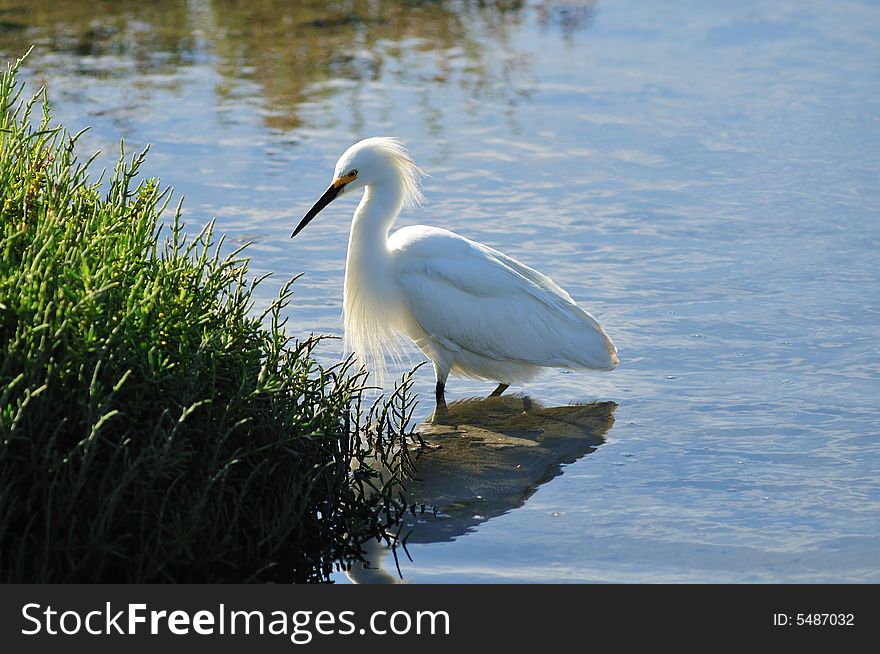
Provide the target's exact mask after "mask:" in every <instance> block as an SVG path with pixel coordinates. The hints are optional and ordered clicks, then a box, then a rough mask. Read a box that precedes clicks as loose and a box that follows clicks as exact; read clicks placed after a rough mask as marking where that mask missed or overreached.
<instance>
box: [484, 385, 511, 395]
mask: <svg viewBox="0 0 880 654" xmlns="http://www.w3.org/2000/svg"><path fill="white" fill-rule="evenodd" d="M508 388H510V384H498V388H496V389H495V390H494V391H492V392H491V393H490V394H489V397H500V396H501V394H502V393H503V392H504V391H506V390H507V389H508Z"/></svg>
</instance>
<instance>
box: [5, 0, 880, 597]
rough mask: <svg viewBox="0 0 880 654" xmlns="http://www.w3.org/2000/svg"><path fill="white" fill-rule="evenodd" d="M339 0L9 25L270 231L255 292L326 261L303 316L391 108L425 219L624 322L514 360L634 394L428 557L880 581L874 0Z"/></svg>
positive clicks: (200, 189)
mask: <svg viewBox="0 0 880 654" xmlns="http://www.w3.org/2000/svg"><path fill="white" fill-rule="evenodd" d="M320 4H321V6H322V7H325V8H324V9H322V10H321V11H323V13H321V14H320V15H321V16H323V18H321V20H318V19H317V18H315V12H317V11H318V10H317V9H300V10H299V11H301V12H304V13H299V14H298V13H297V11H296V10H293V9H286V8H285V7H286V5H284V4H283V3H279V2H270V1H265V2H256V3H249V4H247V5H242V6H237V5H235V3H223V2H199V1H196V0H193V1H190V2H163V3H158V5H159V6H160V8H161V6H162V5H165V7H164V11H160V10H159V8H156V9H154V8H152V7H151V8H149V9H143V8H141V6H140V4H138V3H121V4H119V5H116V6H114V7H113V8H107V7H104V6H103V5H102V7H103V9H102V10H101V12H97V11H95V12H94V14H93V15H92V14H89V13H88V11H89V10H87V9H84V8H83V7H82V6H77V3H72V2H69V1H68V0H65V1H64V2H55V3H52V2H33V3H24V2H18V3H17V2H7V1H6V0H0V19H2V20H0V22H2V23H3V25H4V27H3V31H2V32H0V52H2V54H4V55H5V56H6V57H7V58H9V57H12V56H14V55H15V54H17V53H20V52H22V51H23V49H26V47H27V45H28V44H30V43H35V44H36V48H35V50H34V53H33V54H32V56H31V58H30V60H29V61H28V62H27V65H26V68H25V72H24V77H25V78H27V79H28V80H29V81H33V82H35V83H43V84H46V86H47V87H48V90H49V94H50V97H51V99H52V102H53V104H54V108H55V112H56V115H57V116H58V118H59V119H60V120H61V121H63V122H64V123H65V124H67V125H68V126H70V127H71V128H72V129H77V128H80V127H83V126H86V125H91V126H92V130H91V131H90V132H89V133H87V135H86V136H84V137H83V140H82V142H81V144H80V147H81V150H82V151H83V152H84V153H89V154H90V153H91V152H92V151H93V150H95V149H100V150H102V151H103V152H104V153H106V154H105V156H102V158H100V159H99V160H98V165H99V166H100V165H109V163H110V162H111V161H112V160H113V158H114V156H115V155H114V152H115V151H116V149H117V147H118V140H119V138H120V137H124V138H125V139H126V143H127V148H136V147H142V146H143V145H145V144H147V143H150V144H152V150H151V156H150V158H149V160H148V165H147V169H148V172H149V174H153V175H157V176H159V177H161V178H162V180H163V182H165V183H168V184H171V185H173V186H174V187H175V188H176V189H177V192H178V193H179V194H182V195H184V196H185V197H186V200H185V204H184V207H185V215H186V216H187V217H188V220H189V222H190V224H192V225H193V226H197V225H201V224H203V223H204V222H205V221H206V220H208V219H209V218H211V217H213V216H216V218H217V226H218V230H219V231H221V232H225V233H228V234H229V236H230V238H231V240H232V241H233V242H245V241H253V245H252V246H251V247H250V248H249V252H250V255H251V257H252V268H253V272H254V273H255V274H258V273H261V272H269V271H271V272H273V273H274V274H275V276H274V277H273V278H272V279H271V280H269V281H268V282H267V283H266V284H265V285H264V287H263V290H262V291H261V292H260V299H261V301H263V302H266V301H268V300H269V299H270V298H271V297H272V296H273V294H274V292H275V290H276V289H277V288H278V286H280V284H281V283H282V281H283V280H284V279H286V278H288V277H290V276H292V275H295V274H298V273H300V272H305V276H304V277H303V278H302V279H301V280H300V281H299V282H298V283H297V285H296V296H295V300H294V303H293V305H292V307H291V309H290V325H291V329H292V330H293V331H294V332H295V333H298V334H303V335H306V334H308V333H310V332H316V333H330V334H340V333H341V324H340V314H341V292H342V279H343V271H344V262H345V249H346V245H347V234H348V224H349V218H350V214H351V211H352V210H353V208H354V204H355V201H354V200H353V199H342V200H340V201H338V202H337V203H334V205H332V206H331V207H330V208H329V209H327V210H325V211H324V212H323V213H322V214H321V215H320V216H319V218H318V219H316V220H315V222H314V223H313V224H312V225H310V226H309V228H308V229H307V230H305V231H304V232H303V233H302V235H300V236H299V237H297V239H296V240H295V241H291V240H290V239H289V238H288V237H289V234H290V231H291V229H292V227H293V226H294V225H295V224H296V222H297V221H298V219H299V218H300V217H301V216H302V214H303V213H304V212H305V211H306V210H307V209H308V208H309V207H310V206H311V204H312V202H313V201H314V200H315V199H316V198H317V197H318V196H319V195H320V193H321V192H322V191H323V189H324V188H326V186H327V183H328V181H329V179H330V176H331V174H332V168H333V164H334V162H335V160H336V157H337V156H338V155H339V154H340V153H341V152H342V151H343V150H344V149H345V148H346V147H347V146H348V145H349V144H351V143H352V142H353V141H355V140H357V139H359V138H362V137H364V136H369V135H379V134H392V135H396V136H399V137H401V138H403V139H404V140H405V141H406V142H407V143H408V145H409V147H410V149H411V151H412V153H413V155H414V157H415V158H416V160H417V161H418V162H419V163H420V164H421V165H422V166H423V167H424V168H426V169H427V170H428V172H429V173H430V174H431V176H430V177H429V178H428V179H427V180H426V184H425V191H426V195H427V198H428V204H427V205H426V206H425V207H423V208H421V209H419V210H412V211H408V212H407V213H406V214H405V215H403V216H402V218H401V223H400V224H401V225H402V224H415V223H427V224H434V225H440V226H444V227H447V228H450V229H453V230H455V231H457V232H459V233H461V234H463V235H465V236H468V237H470V238H473V239H476V240H480V241H483V242H485V243H487V244H489V245H491V246H493V247H496V248H498V249H501V250H503V251H505V252H507V253H508V254H511V255H513V256H515V257H517V258H519V259H521V260H522V261H524V262H526V263H528V264H530V265H532V266H534V267H536V268H538V269H540V270H542V271H543V272H545V273H547V274H549V275H551V276H552V277H553V278H554V279H555V280H556V281H557V282H558V283H559V284H560V285H561V286H563V287H564V288H566V289H567V290H568V291H569V292H570V293H571V294H572V295H573V296H574V297H575V298H576V299H578V300H579V301H580V302H581V303H582V304H583V305H584V306H585V307H587V308H588V309H589V310H590V311H591V312H592V313H594V314H595V315H596V316H597V317H598V318H599V319H600V320H601V322H602V323H603V325H605V327H606V329H607V331H608V332H609V334H610V335H611V336H612V337H613V339H614V340H615V342H616V343H617V345H618V347H619V350H620V358H621V361H622V364H621V366H620V367H619V368H618V369H617V370H615V371H614V372H611V373H599V374H585V373H566V372H564V371H550V372H548V373H547V374H546V375H545V376H544V377H542V378H540V379H539V380H537V381H536V382H534V383H532V384H530V385H529V386H528V388H526V389H521V388H519V389H518V388H514V389H511V390H512V391H514V392H519V393H523V392H526V393H527V394H528V395H529V396H530V397H531V398H533V399H534V400H535V401H537V402H540V403H542V404H543V405H546V406H548V407H553V406H565V405H568V404H571V403H573V402H586V401H599V400H601V401H613V402H616V403H617V404H618V407H617V409H616V411H615V412H614V419H615V420H614V424H613V427H611V428H610V430H609V431H608V432H607V433H606V434H605V436H604V441H605V442H604V444H601V445H599V446H598V447H596V448H595V451H592V452H590V453H584V454H583V455H582V456H580V458H577V460H575V461H573V462H566V463H563V464H562V467H561V474H552V475H544V476H545V477H550V478H549V479H535V480H532V481H533V482H534V483H532V484H531V485H528V484H527V485H525V486H523V489H522V493H521V496H520V497H518V498H517V499H515V500H512V501H511V502H510V503H509V505H510V506H509V509H508V510H507V511H506V512H503V513H502V514H500V515H494V516H492V517H491V518H488V519H475V520H473V521H472V522H473V524H472V525H471V526H470V527H468V529H467V530H465V531H464V533H461V534H458V535H456V536H455V538H454V539H453V540H443V539H439V538H438V539H436V540H437V541H438V542H430V541H431V540H432V539H431V538H425V539H423V540H427V541H429V542H420V543H415V540H418V539H416V538H414V542H413V543H412V544H411V545H410V546H409V551H410V554H411V556H412V558H413V562H412V563H410V562H408V561H406V559H405V557H403V558H404V560H403V565H402V570H403V577H404V578H405V579H406V580H407V581H413V582H447V581H465V582H508V581H525V582H543V581H548V582H572V581H626V582H629V581H633V582H635V581H646V582H660V581H693V582H699V581H709V582H722V581H774V582H775V581H789V582H820V581H821V582H829V581H845V582H862V581H873V582H878V581H880V490H878V483H877V471H878V463H880V406H878V405H880V351H878V342H880V255H878V245H880V211H878V207H880V185H878V179H880V5H877V4H876V3H873V2H859V1H852V2H835V3H823V2H776V1H774V2H770V1H767V2H757V1H756V2H742V3H733V4H731V3H711V4H707V3H697V2H690V3H689V2H681V3H675V4H674V5H673V4H671V3H666V2H639V3H635V2H613V3H612V2H604V3H593V2H581V3H578V2H571V3H568V4H566V5H563V4H560V3H554V2H526V3H522V4H519V3H511V6H510V8H509V9H499V8H498V7H497V6H489V7H482V8H481V7H479V6H478V5H476V4H470V3H466V2H459V3H430V4H428V5H425V6H423V8H421V9H419V10H411V9H407V8H406V7H405V6H404V5H403V4H398V3H393V2H378V3H372V4H371V3H366V4H365V5H364V6H360V5H357V4H350V3H342V2H339V3H329V4H328V3H320ZM316 6H317V5H316ZM326 7H329V9H327V8H326ZM318 13H320V12H318ZM73 14H75V18H71V15H73ZM328 16H329V17H331V18H332V17H334V16H336V17H341V18H339V20H337V21H334V20H329V19H328V18H327V17H328ZM322 20H323V21H324V22H321V21H322ZM10 25H12V26H11V27H10ZM319 356H320V358H321V359H322V360H323V361H325V362H328V363H329V362H333V361H336V360H337V359H338V357H339V350H338V349H337V345H336V344H335V342H326V345H325V346H324V349H323V350H322V351H321V352H320V353H319ZM419 360H421V358H420V356H419V354H418V352H417V351H415V350H413V352H412V361H413V362H418V361H419ZM405 368H406V365H401V366H398V367H397V368H396V369H395V370H392V373H400V372H402V371H403V370H404V369H405ZM392 376H393V375H392ZM432 386H433V379H432V376H431V374H430V372H429V371H428V370H426V369H424V368H423V369H422V370H421V371H420V372H419V373H418V375H417V381H416V390H418V391H419V392H420V393H422V395H423V400H422V403H421V405H420V409H419V411H418V412H417V413H418V418H419V419H423V418H425V417H427V416H428V415H429V414H430V413H431V410H432V405H433V402H432V400H431V389H432ZM491 386H492V385H491V384H486V383H479V382H473V381H462V380H451V383H450V385H449V399H450V400H454V399H460V398H467V397H472V396H476V395H480V394H483V395H485V394H486V393H487V392H488V391H489V390H491ZM556 472H557V473H558V472H559V467H557V468H556ZM470 499H471V500H473V501H474V502H478V501H479V499H480V498H476V497H475V498H470ZM468 506H470V505H468ZM416 529H418V525H416ZM414 533H415V532H414ZM377 563H379V564H381V565H383V566H384V567H385V568H386V569H388V570H393V569H394V564H393V563H392V562H390V560H384V561H378V560H377ZM395 574H396V573H395ZM338 580H339V581H345V580H346V578H345V577H343V576H342V575H340V576H339V578H338Z"/></svg>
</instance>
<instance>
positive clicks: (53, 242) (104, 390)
mask: <svg viewBox="0 0 880 654" xmlns="http://www.w3.org/2000/svg"><path fill="white" fill-rule="evenodd" d="M19 65H20V62H19V63H17V64H15V65H11V66H9V67H8V70H7V72H6V73H5V74H4V75H3V77H2V86H0V344H2V347H3V350H2V352H0V581H3V582H161V581H174V582H196V581H229V582H235V581H252V582H259V581H321V580H326V579H327V578H328V576H329V575H330V574H331V572H332V571H333V570H334V569H336V568H338V567H340V566H345V565H349V564H352V563H353V564H357V561H358V559H359V553H360V544H361V543H362V542H363V541H365V540H366V539H369V538H393V535H392V534H391V533H389V532H390V531H392V529H394V527H393V525H394V524H395V522H396V517H397V516H398V514H399V512H400V511H401V510H402V509H403V507H404V502H403V500H402V495H401V494H400V490H401V487H400V482H401V480H402V478H403V477H405V475H406V471H407V470H408V465H409V463H408V462H409V458H408V456H409V455H408V450H407V448H406V447H405V445H406V433H405V432H406V422H407V416H408V414H409V413H410V411H411V405H412V398H411V397H410V396H409V393H408V389H407V388H406V384H403V387H401V388H400V389H398V392H396V393H395V394H393V395H392V396H391V397H390V398H389V399H388V400H387V401H385V402H381V403H375V404H373V405H372V406H370V405H367V403H366V399H365V395H364V384H365V376H364V374H363V373H358V372H357V371H353V370H352V364H351V362H350V361H348V362H343V363H340V365H338V366H336V367H332V368H322V367H320V366H318V365H317V364H316V363H315V362H314V360H313V359H312V357H311V353H312V349H313V348H314V347H315V345H316V342H317V341H316V340H315V339H305V340H294V339H293V338H292V337H291V336H289V335H288V334H287V333H286V332H285V329H284V320H283V312H284V309H285V306H286V305H287V303H288V301H289V300H290V285H289V284H288V285H287V286H286V287H285V288H284V289H283V290H282V291H281V293H280V295H279V296H278V297H277V299H275V301H274V302H272V303H271V305H270V306H269V307H268V309H267V310H266V311H264V312H262V314H260V313H259V312H256V311H254V295H253V293H254V288H255V286H256V285H257V283H258V280H256V281H255V280H252V278H251V277H250V276H249V275H248V262H247V259H246V258H245V257H244V256H243V254H242V252H241V251H234V252H231V253H226V252H227V248H224V247H223V244H222V239H220V240H219V242H217V243H215V242H214V238H213V235H212V227H211V225H208V226H207V227H206V228H205V229H203V230H201V232H200V233H198V234H197V235H192V236H191V237H189V238H188V237H187V235H186V232H185V230H184V226H183V223H182V219H181V210H180V206H179V205H178V206H177V208H176V209H175V208H173V207H172V206H170V205H169V199H170V197H171V196H170V192H169V191H168V189H164V188H162V187H161V186H160V185H159V182H158V181H157V180H156V179H151V178H146V177H144V176H143V175H142V174H141V170H142V168H143V166H144V161H145V153H138V154H135V155H133V156H129V157H126V156H125V155H124V153H123V154H122V155H121V158H120V161H119V164H118V166H117V167H116V169H115V171H113V172H112V173H111V174H108V175H107V176H106V179H104V180H103V181H101V180H97V181H96V180H95V177H96V176H95V175H91V174H90V171H89V162H87V161H79V160H78V159H77V156H76V154H75V152H74V144H75V143H76V140H77V136H76V135H72V134H71V133H69V132H67V131H66V130H65V129H63V128H62V127H60V126H57V125H54V124H53V120H52V116H51V113H50V109H49V106H48V104H47V102H46V98H45V94H44V93H42V92H39V93H37V94H36V95H33V96H28V95H27V94H26V93H25V89H24V87H23V86H22V85H20V84H18V83H17V82H16V72H17V70H18V67H19ZM165 219H167V221H168V224H166V225H164V226H163V224H162V221H163V220H165ZM379 464H382V465H383V468H384V469H385V472H384V474H383V475H382V476H381V477H380V476H379V475H378V473H377V472H376V471H375V470H374V468H373V466H376V465H379ZM388 470H391V471H393V474H388Z"/></svg>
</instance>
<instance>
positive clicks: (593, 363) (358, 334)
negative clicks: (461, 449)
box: [294, 137, 618, 396]
mask: <svg viewBox="0 0 880 654" xmlns="http://www.w3.org/2000/svg"><path fill="white" fill-rule="evenodd" d="M422 174H423V173H422V171H421V170H420V169H419V168H418V167H417V166H416V165H415V163H414V162H413V161H412V159H411V158H410V157H409V155H408V154H407V152H406V150H405V149H404V147H403V146H402V144H401V143H400V141H398V140H397V139H393V138H380V137H376V138H370V139H366V140H363V141H360V142H359V143H356V144H354V145H353V146H351V147H350V148H349V149H348V150H347V151H346V152H345V153H344V154H343V155H342V157H340V159H339V161H338V162H337V164H336V171H335V175H334V180H333V183H332V184H331V186H330V188H328V189H327V191H326V192H325V193H324V195H323V196H322V197H321V199H320V200H318V202H317V203H316V204H315V206H313V207H312V209H311V210H309V212H308V213H307V214H306V215H305V217H304V218H303V219H302V221H301V222H300V224H299V225H298V226H297V228H296V230H295V231H294V236H295V235H296V234H297V233H299V231H300V230H301V229H302V228H303V227H305V226H306V224H308V223H309V222H310V221H311V220H312V219H313V218H314V217H315V216H316V215H317V214H318V212H319V211H321V209H323V208H324V207H325V206H326V205H327V204H329V203H330V202H331V201H332V200H333V199H335V198H336V197H339V196H340V195H342V194H344V193H350V192H352V191H355V190H358V189H361V188H363V189H364V194H363V197H362V198H361V201H360V204H359V205H358V207H357V209H356V210H355V213H354V217H353V219H352V223H351V234H350V237H349V242H348V258H347V261H346V269H345V291H344V298H343V306H344V319H345V320H344V322H345V325H344V326H345V340H346V344H347V346H348V347H349V348H350V349H351V350H352V351H354V352H355V353H357V355H358V356H360V357H361V359H362V360H363V361H364V362H365V363H367V364H368V365H370V366H372V367H373V369H374V370H375V371H377V372H378V373H379V374H381V370H382V369H383V367H384V355H385V353H386V351H389V350H391V351H396V350H398V348H399V345H400V337H401V335H406V336H408V337H409V338H411V339H412V340H413V341H415V343H416V345H418V347H419V348H420V349H421V350H422V352H424V353H425V355H426V356H427V357H428V358H429V359H430V360H431V361H432V363H433V364H434V373H435V375H436V378H437V393H438V395H441V396H442V393H443V389H444V387H445V384H446V379H447V377H448V375H449V374H450V373H452V374H454V375H461V376H466V377H475V378H480V379H488V380H494V381H497V382H499V383H500V386H499V388H498V390H497V391H496V392H501V391H503V390H504V388H506V387H507V385H508V384H511V383H521V382H524V381H526V380H528V379H530V378H532V377H533V376H534V375H535V374H537V373H538V372H539V371H540V370H541V368H543V367H559V368H570V369H578V368H590V369H598V370H610V369H612V368H614V366H616V365H617V364H618V358H617V348H615V346H614V344H613V343H612V342H611V339H610V338H609V337H608V335H607V334H606V333H605V331H604V330H603V329H602V327H601V326H600V325H599V323H598V322H597V321H596V319H595V318H594V317H593V316H592V315H590V314H589V313H588V312H587V311H585V310H584V309H582V308H581V307H579V306H578V305H577V304H576V303H575V301H574V300H573V299H572V298H571V296H570V295H569V294H568V293H566V292H565V291H564V290H563V289H562V288H560V287H559V286H558V285H557V284H556V283H555V282H553V280H552V279H550V278H549V277H547V276H546V275H542V274H541V273H539V272H538V271H536V270H533V269H532V268H529V267H528V266H526V265H524V264H522V263H520V262H519V261H517V260H516V259H513V258H512V257H509V256H507V255H505V254H502V253H501V252H498V251H497V250H494V249H492V248H490V247H487V246H485V245H483V244H481V243H477V242H475V241H471V240H469V239H466V238H464V237H462V236H459V235H458V234H455V233H453V232H450V231H448V230H445V229H440V228H437V227H428V226H424V225H416V226H413V227H404V228H402V229H400V230H398V231H396V232H395V233H394V234H392V235H391V236H390V237H389V235H388V232H389V230H390V229H391V226H392V225H393V224H394V221H395V220H396V218H397V216H398V214H399V213H400V210H401V209H402V208H403V206H405V205H406V204H414V203H417V202H419V201H420V200H421V191H420V184H419V182H420V178H421V175H422Z"/></svg>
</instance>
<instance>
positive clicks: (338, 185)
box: [290, 179, 345, 238]
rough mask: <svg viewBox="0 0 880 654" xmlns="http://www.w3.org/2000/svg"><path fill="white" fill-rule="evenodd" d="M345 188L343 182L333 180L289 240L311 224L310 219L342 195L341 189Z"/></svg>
mask: <svg viewBox="0 0 880 654" xmlns="http://www.w3.org/2000/svg"><path fill="white" fill-rule="evenodd" d="M344 188H345V182H343V181H342V180H341V179H337V180H335V181H334V182H333V183H332V184H331V185H330V188H328V189H327V190H326V191H324V195H322V196H321V197H320V198H319V199H318V201H317V202H315V206H313V207H312V208H311V209H309V211H308V213H307V214H306V215H305V216H303V219H302V220H300V221H299V225H297V226H296V229H295V230H293V234H291V235H290V238H293V237H294V236H296V235H297V234H299V233H300V232H301V231H302V230H303V228H304V227H305V226H306V225H308V224H309V223H310V222H312V218H314V217H315V216H317V215H318V214H319V213H321V209H323V208H324V207H326V206H327V205H328V204H330V203H331V202H333V200H335V199H336V196H337V195H339V194H340V193H342V189H344Z"/></svg>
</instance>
